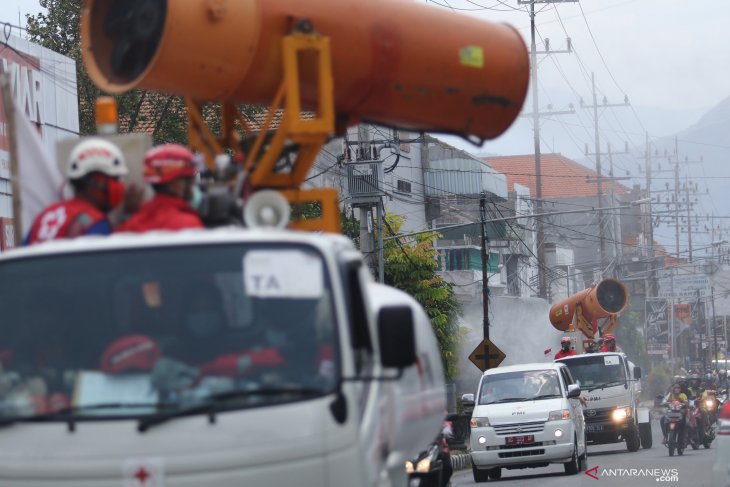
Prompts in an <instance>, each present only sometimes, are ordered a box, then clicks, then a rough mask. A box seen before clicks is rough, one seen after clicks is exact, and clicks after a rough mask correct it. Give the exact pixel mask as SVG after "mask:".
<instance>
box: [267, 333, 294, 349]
mask: <svg viewBox="0 0 730 487" xmlns="http://www.w3.org/2000/svg"><path fill="white" fill-rule="evenodd" d="M287 338H288V337H287V335H286V333H284V332H281V331H278V330H266V340H267V341H268V342H269V345H271V346H272V347H283V346H284V345H286V344H287V342H288V341H289V340H288V339H287Z"/></svg>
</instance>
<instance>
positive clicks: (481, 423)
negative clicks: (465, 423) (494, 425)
mask: <svg viewBox="0 0 730 487" xmlns="http://www.w3.org/2000/svg"><path fill="white" fill-rule="evenodd" d="M487 426H490V425H489V418H471V427H472V428H486V427H487Z"/></svg>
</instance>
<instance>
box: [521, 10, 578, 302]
mask: <svg viewBox="0 0 730 487" xmlns="http://www.w3.org/2000/svg"><path fill="white" fill-rule="evenodd" d="M577 1H578V0H517V3H518V4H519V5H525V4H529V5H530V77H531V83H532V117H533V134H534V138H535V140H534V143H535V213H538V214H539V213H542V164H541V161H540V115H541V114H540V112H539V104H538V93H537V92H538V85H537V54H538V52H537V44H536V42H535V15H536V14H535V4H536V3H566V2H572V3H574V2H577ZM547 41H548V40H547V39H546V47H547V48H548V49H546V50H545V51H544V52H541V53H540V54H553V53H559V52H571V49H570V39H568V50H567V51H550V50H549V43H548V42H547ZM561 113H563V112H561ZM569 113H572V112H569ZM552 114H553V115H556V114H558V112H555V113H552ZM536 226H537V232H536V233H537V261H538V262H537V276H538V282H539V286H538V293H539V297H541V298H545V299H547V297H548V296H547V279H546V276H545V233H544V231H543V225H542V222H541V221H540V220H537V221H536Z"/></svg>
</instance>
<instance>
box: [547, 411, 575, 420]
mask: <svg viewBox="0 0 730 487" xmlns="http://www.w3.org/2000/svg"><path fill="white" fill-rule="evenodd" d="M561 419H570V410H569V409H558V410H557V411H550V414H548V421H560V420H561Z"/></svg>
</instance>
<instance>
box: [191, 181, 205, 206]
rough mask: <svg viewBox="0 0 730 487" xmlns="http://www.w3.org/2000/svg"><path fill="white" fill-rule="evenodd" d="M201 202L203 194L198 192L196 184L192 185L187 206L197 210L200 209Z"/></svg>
mask: <svg viewBox="0 0 730 487" xmlns="http://www.w3.org/2000/svg"><path fill="white" fill-rule="evenodd" d="M202 202H203V192H202V191H201V190H200V188H199V187H198V185H197V184H194V185H193V187H192V188H191V189H190V199H189V200H188V204H189V205H190V206H192V207H193V209H195V210H197V209H199V208H200V204H201V203H202Z"/></svg>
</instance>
